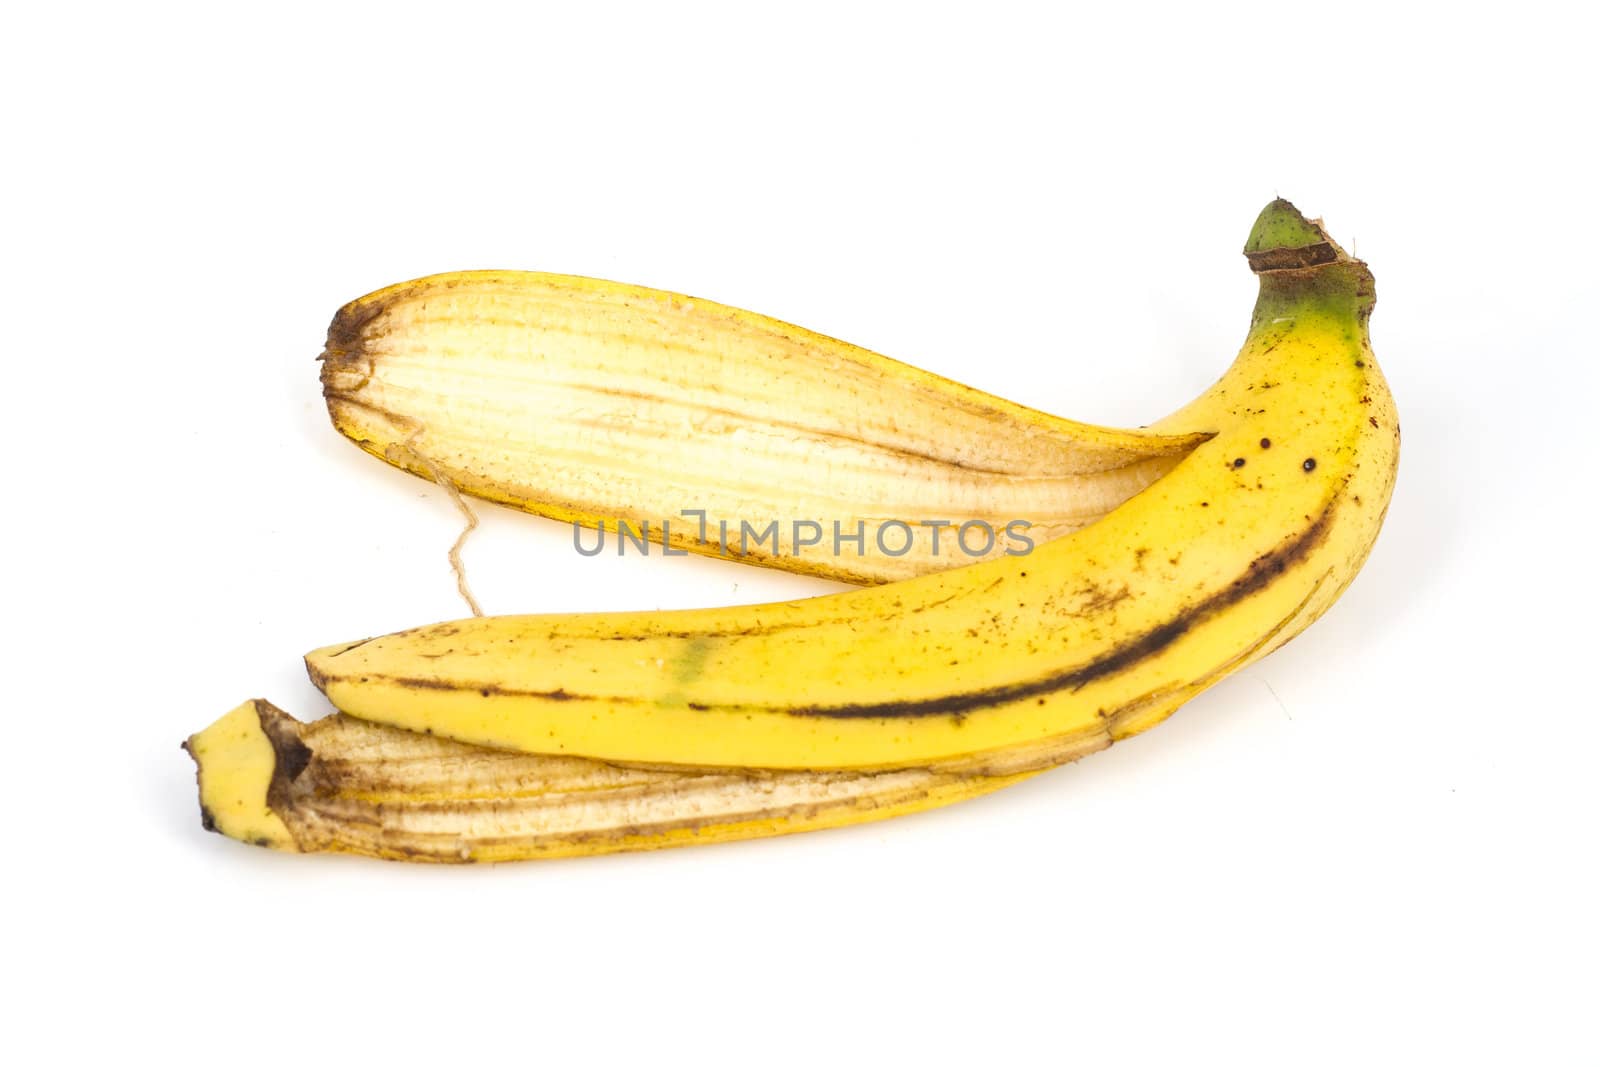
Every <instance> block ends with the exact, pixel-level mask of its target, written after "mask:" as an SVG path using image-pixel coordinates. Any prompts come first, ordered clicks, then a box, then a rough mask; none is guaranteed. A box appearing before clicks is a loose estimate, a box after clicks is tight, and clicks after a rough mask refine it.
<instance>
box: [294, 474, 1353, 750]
mask: <svg viewBox="0 0 1600 1067" xmlns="http://www.w3.org/2000/svg"><path fill="white" fill-rule="evenodd" d="M1334 508H1335V505H1333V504H1330V505H1329V506H1328V507H1327V508H1326V509H1325V510H1324V511H1323V512H1322V514H1321V515H1319V516H1318V517H1317V520H1316V521H1315V522H1313V523H1312V524H1311V525H1310V526H1308V527H1306V529H1305V530H1303V531H1302V532H1301V533H1300V534H1299V535H1298V536H1296V537H1295V538H1294V539H1293V540H1292V541H1290V542H1288V543H1287V544H1285V545H1283V546H1281V547H1279V548H1276V549H1274V550H1273V551H1271V552H1267V553H1265V554H1263V555H1261V556H1257V557H1256V558H1255V559H1253V560H1251V561H1250V565H1249V567H1248V568H1247V569H1246V571H1245V573H1244V574H1242V575H1241V576H1240V577H1238V578H1236V579H1234V581H1233V582H1232V583H1230V584H1229V585H1228V586H1227V587H1226V588H1225V589H1222V590H1220V591H1218V592H1217V593H1214V594H1212V595H1211V596H1209V597H1207V598H1206V599H1204V600H1202V601H1200V602H1199V603H1198V604H1196V605H1194V606H1193V607H1191V608H1189V609H1188V610H1187V611H1185V612H1183V613H1181V614H1180V615H1178V616H1177V617H1176V618H1174V619H1172V620H1170V621H1168V622H1166V623H1163V624H1162V625H1160V626H1157V627H1155V628H1154V629H1152V630H1147V631H1145V632H1144V633H1143V634H1140V635H1139V636H1138V637H1135V638H1133V639H1132V640H1131V641H1129V642H1127V643H1126V644H1123V645H1119V646H1117V647H1116V648H1114V649H1112V650H1111V651H1110V652H1107V653H1106V654H1105V655H1103V656H1101V657H1099V658H1098V659H1094V660H1090V661H1089V662H1088V663H1086V664H1084V665H1083V666H1081V667H1075V668H1073V669H1072V670H1069V671H1064V672H1061V673H1059V674H1051V675H1046V676H1045V677H1043V678H1036V679H1034V680H1033V681H1029V682H1017V683H1013V684H1011V685H1001V686H992V687H990V688H988V689H977V690H972V691H970V692H966V693H952V694H950V695H949V696H942V697H933V698H930V699H926V700H895V701H883V702H878V703H871V704H834V705H829V706H822V707H810V708H803V707H801V708H796V707H771V706H767V707H762V708H761V710H763V711H769V712H781V713H784V714H788V715H795V716H801V717H808V718H822V719H902V718H923V717H926V716H932V715H957V716H959V715H965V714H967V713H968V712H972V711H978V710H981V709H983V708H987V707H991V706H993V705H996V704H1006V703H1012V702H1014V701H1018V700H1028V699H1030V698H1033V697H1041V696H1046V695H1048V694H1051V693H1058V692H1061V691H1063V690H1069V689H1081V688H1082V687H1083V686H1085V685H1088V684H1089V683H1090V682H1093V681H1097V680H1099V679H1101V678H1104V677H1107V676H1108V675H1112V674H1116V673H1118V672H1120V671H1124V670H1127V669H1128V668H1129V667H1131V666H1133V665H1134V664H1136V663H1139V662H1140V661H1142V660H1145V659H1148V658H1149V657H1151V656H1154V655H1156V654H1158V653H1159V652H1161V651H1162V650H1163V649H1165V648H1166V647H1167V646H1168V645H1171V644H1172V643H1173V642H1174V641H1176V640H1178V638H1180V637H1182V636H1183V635H1184V634H1185V633H1187V632H1188V631H1189V630H1191V629H1192V628H1194V627H1195V626H1196V625H1198V624H1199V623H1202V622H1204V621H1206V620H1207V619H1210V618H1212V617H1213V616H1215V615H1217V614H1220V613H1221V612H1223V611H1225V610H1227V609H1228V608H1230V607H1232V606H1233V605H1234V604H1237V603H1239V602H1240V601H1241V600H1244V599H1246V598H1247V597H1250V596H1252V595H1254V594H1256V593H1259V592H1260V591H1261V590H1263V589H1265V588H1267V587H1268V586H1269V585H1271V584H1272V583H1273V582H1274V581H1275V580H1277V579H1278V578H1279V577H1280V576H1281V575H1283V574H1285V573H1286V572H1287V571H1288V570H1289V569H1290V568H1291V567H1293V566H1295V565H1297V564H1299V563H1301V562H1303V561H1304V560H1305V559H1306V557H1308V556H1309V555H1310V554H1311V552H1312V550H1314V549H1315V548H1316V547H1317V546H1318V545H1319V544H1321V543H1322V541H1323V539H1324V538H1325V537H1326V536H1327V534H1328V529H1329V527H1330V526H1331V525H1332V523H1333V513H1334ZM307 668H308V670H310V673H311V680H312V682H314V683H315V684H316V685H317V687H318V688H319V689H323V690H324V691H325V690H326V689H327V684H326V683H327V682H328V681H330V679H328V678H326V677H325V676H323V675H322V673H321V672H320V671H317V670H316V669H315V668H312V667H311V665H310V664H309V663H308V664H307ZM381 680H382V681H384V682H387V683H388V684H390V685H395V686H400V687H403V688H411V689H445V690H463V691H470V690H472V689H478V690H479V691H480V692H482V693H484V695H486V696H487V695H489V694H490V693H493V694H497V695H503V696H519V697H533V698H535V699H546V700H614V699H616V698H615V697H608V696H599V695H595V694H587V693H572V692H568V691H567V690H565V689H557V690H554V691H553V692H535V691H530V690H520V689H509V688H506V687H504V686H501V685H497V684H494V683H489V684H484V685H474V684H472V683H470V682H465V681H455V682H447V681H443V680H439V679H433V678H426V679H417V678H396V677H392V676H391V677H385V678H382V679H381ZM689 707H690V708H692V709H693V710H695V711H704V712H707V713H716V712H738V711H748V710H749V709H750V705H743V704H703V703H695V704H690V705H689Z"/></svg>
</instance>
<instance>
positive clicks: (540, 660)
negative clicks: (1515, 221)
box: [306, 201, 1399, 772]
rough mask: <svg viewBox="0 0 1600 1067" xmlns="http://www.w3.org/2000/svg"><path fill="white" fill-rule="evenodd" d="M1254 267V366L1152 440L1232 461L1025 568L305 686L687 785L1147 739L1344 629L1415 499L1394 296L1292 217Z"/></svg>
mask: <svg viewBox="0 0 1600 1067" xmlns="http://www.w3.org/2000/svg"><path fill="white" fill-rule="evenodd" d="M1247 250H1248V251H1249V252H1250V254H1251V255H1252V263H1253V265H1255V266H1256V267H1257V269H1258V273H1260V275H1261V295H1260V298H1259V300H1258V302H1257V306H1256V312H1255V315H1254V318H1253V321H1252V324H1251V330H1250V334H1249V336H1248V337H1247V339H1246V341H1245V344H1244V347H1243V349H1242V351H1241V352H1240V354H1239V357H1238V358H1237V360H1236V361H1235V362H1234V364H1233V366H1232V367H1231V368H1230V369H1229V370H1228V372H1227V373H1226V374H1225V375H1224V376H1223V378H1222V379H1221V380H1220V381H1219V382H1218V383H1217V384H1216V385H1215V386H1214V387H1213V388H1212V389H1211V390H1209V391H1208V392H1207V393H1206V394H1204V395H1203V396H1202V397H1201V398H1199V399H1198V400H1197V401H1195V402H1194V403H1193V404H1191V405H1189V406H1188V407H1187V408H1185V409H1183V410H1182V411H1180V412H1178V413H1176V414H1175V415H1173V416H1171V417H1169V418H1167V419H1165V420H1162V422H1160V423H1158V424H1157V425H1156V426H1155V427H1153V429H1154V430H1156V431H1158V432H1161V433H1165V434H1170V435H1184V434H1206V435H1209V439H1208V440H1206V441H1205V443H1203V444H1201V445H1199V446H1198V447H1197V448H1195V449H1194V450H1193V451H1192V452H1191V453H1190V454H1189V455H1188V456H1187V457H1186V458H1185V459H1183V461H1182V462H1181V463H1179V464H1178V465H1177V466H1176V467H1175V468H1174V469H1173V470H1172V471H1171V472H1170V473H1168V474H1167V475H1165V476H1164V477H1162V478H1161V479H1160V480H1159V481H1157V482H1155V483H1154V484H1153V485H1151V486H1149V487H1148V488H1147V489H1145V490H1144V491H1143V492H1141V493H1139V494H1138V495H1136V496H1134V497H1133V498H1132V499H1130V500H1128V501H1127V502H1126V503H1124V504H1122V505H1121V506H1119V507H1117V508H1116V509H1115V510H1114V511H1112V512H1111V513H1110V514H1109V515H1107V516H1106V517H1105V518H1103V519H1101V520H1100V521H1098V522H1096V523H1095V524H1094V525H1092V526H1089V527H1087V528H1085V529H1082V530H1079V531H1077V532H1075V533H1071V534H1068V535H1067V536H1065V537H1062V538H1060V539H1059V540H1056V541H1052V542H1049V543H1047V544H1043V545H1040V546H1039V547H1038V548H1036V549H1035V550H1034V551H1033V552H1032V553H1031V554H1030V555H1027V556H1021V557H1007V558H1000V559H995V560H991V561H989V562H984V563H979V564H975V565H972V566H969V567H963V568H958V569H955V570H951V571H945V572H942V573H936V574H930V575H926V576H924V577H919V578H913V579H909V580H906V581H900V582H895V583H893V584H890V585H885V586H879V587H875V588H870V589H863V590H857V591H853V592H848V593H842V594H838V595H836V596H829V597H819V598H815V599H811V600H805V601H797V602H791V603H783V604H769V605H760V606H756V607H739V608H722V609H710V610H696V611H677V612H660V613H656V612H638V613H622V614H591V615H565V616H561V615H543V616H541V615H531V616H509V617H500V618H487V619H467V620H461V621H458V622H452V623H445V624H440V625H436V626H428V627H422V628H420V629H416V630H410V631H405V632H402V633H399V634H393V635H389V636H387V637H380V638H375V639H372V640H368V641H362V642H354V643H350V642H346V643H344V644H342V645H335V646H330V647H328V648H324V649H319V650H317V651H315V652H312V653H311V654H309V655H308V656H307V657H306V663H307V667H308V669H309V670H310V672H311V675H312V678H313V680H314V681H315V682H316V683H317V684H318V685H319V686H321V687H322V689H323V690H324V692H326V693H327V695H328V697H329V699H330V700H331V701H332V702H333V703H334V705H335V706H337V707H338V708H340V709H341V710H343V711H345V712H347V713H349V714H351V715H354V716H357V717H360V718H365V719H369V720H371V721H374V722H380V723H386V724H389V725H393V726H399V727H403V728H406V729H410V730H418V731H423V730H428V731H432V732H434V733H435V734H439V735H442V736H446V737H450V738H454V739H457V740H461V741H467V742H471V743H474V744H480V745H487V746H491V747H496V748H504V749H511V750H517V751H522V752H529V753H550V754H563V755H581V756H587V757H593V758H598V759H604V760H617V761H632V762H641V763H650V764H669V765H680V766H689V767H719V766H720V767H758V768H780V769H783V768H787V769H802V768H809V769H874V768H893V767H908V766H937V767H942V768H946V769H963V768H965V769H984V768H990V769H998V768H1002V767H1003V768H1005V769H1006V770H1007V771H1008V772H1014V771H1016V770H1020V769H1027V768H1030V767H1038V766H1045V765H1049V764H1050V763H1052V762H1059V761H1060V759H1061V758H1063V754H1072V753H1077V754H1081V752H1082V751H1087V750H1092V749H1093V748H1094V747H1103V745H1104V744H1108V743H1110V742H1111V741H1112V740H1115V739H1118V738H1120V737H1124V736H1127V735H1129V734H1131V733H1135V732H1137V731H1139V730H1142V729H1145V728H1147V727H1149V726H1151V725H1153V724H1154V723H1156V722H1158V721H1160V720H1161V719H1162V718H1164V717H1165V716H1166V715H1167V714H1170V712H1171V710H1172V709H1173V708H1175V707H1176V706H1177V705H1178V704H1180V703H1181V702H1182V701H1183V700H1184V699H1187V698H1188V697H1189V696H1192V695H1193V694H1194V693H1196V692H1198V691H1199V690H1200V689H1203V688H1204V687H1206V686H1208V685H1210V684H1212V683H1214V682H1215V681H1217V680H1218V679H1220V678H1222V677H1224V676H1225V675H1227V674H1228V673H1230V672H1231V671H1233V670H1236V669H1238V668H1239V667H1241V666H1243V665H1244V664H1246V663H1248V662H1250V661H1251V660H1253V659H1254V658H1256V657H1258V656H1260V655H1263V654H1265V653H1266V652H1268V651H1270V650H1271V649H1272V648H1274V647H1276V646H1277V645H1279V644H1281V643H1282V642H1284V641H1286V640H1288V639H1289V638H1290V637H1292V636H1293V635H1294V634H1296V633H1298V632H1299V631H1300V630H1301V629H1303V628H1304V627H1305V626H1306V625H1308V624H1309V623H1310V622H1311V621H1312V620H1313V619H1315V618H1316V617H1317V616H1318V615H1319V614H1320V613H1321V612H1322V611H1324V610H1326V608H1327V607H1328V605H1329V604H1331V603H1332V601H1333V600H1334V598H1335V597H1337V596H1338V594H1339V593H1340V592H1341V591H1342V590H1343V589H1344V588H1345V587H1346V586H1347V585H1348V583H1349V582H1350V580H1351V579H1352V578H1353V577H1354V575H1355V573H1356V571H1357V570H1358V569H1359V567H1360V565H1361V562H1362V561H1363V560H1364V559H1365V557H1366V554H1367V552H1368V551H1369V550H1370V548H1371V545H1372V543H1373V540H1374V539H1375V537H1376V536H1377V531H1378V528H1379V525H1380V524H1381V521H1382V517H1383V512H1384V509H1385V507H1386V506H1387V503H1388V499H1389V494H1390V492H1391V490H1392V487H1393V482H1394V474H1395V467H1396V463H1397V459H1398V439H1399V438H1398V435H1399V430H1398V423H1397V419H1396V415H1395V411H1394V405H1393V401H1392V399H1391V397H1390V395H1389V392H1388V388H1387V386H1386V384H1385V382H1384V380H1383V377H1382V375H1381V373H1380V372H1379V370H1378V368H1377V365H1376V363H1375V362H1374V360H1373V358H1372V353H1371V350H1370V347H1369V345H1368V340H1367V330H1366V321H1367V316H1368V314H1369V313H1370V311H1371V308H1372V303H1373V290H1372V280H1371V275H1370V274H1369V273H1368V272H1367V270H1366V268H1365V266H1364V265H1363V264H1361V263H1359V262H1358V261H1355V260H1351V259H1349V258H1348V257H1347V256H1345V255H1344V254H1343V253H1342V252H1340V251H1339V250H1338V249H1337V248H1336V247H1334V246H1333V245H1332V242H1331V241H1329V240H1328V239H1327V237H1326V235H1325V234H1323V233H1322V231H1321V229H1320V227H1318V226H1316V225H1315V224H1313V223H1309V222H1307V221H1306V220H1304V219H1303V218H1301V217H1300V215H1299V213H1298V212H1295V211H1294V209H1293V207H1292V206H1290V205H1288V204H1287V203H1286V202H1283V201H1278V202H1275V203H1274V204H1273V205H1270V206H1269V207H1268V208H1267V210H1266V211H1265V212H1263V215H1262V218H1261V220H1259V221H1258V223H1257V226H1256V230H1255V232H1254V233H1253V234H1252V238H1251V242H1250V245H1249V246H1247ZM1263 442H1267V443H1266V444H1263ZM1067 758H1070V756H1068V757H1067Z"/></svg>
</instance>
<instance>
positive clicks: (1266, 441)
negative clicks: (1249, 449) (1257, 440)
mask: <svg viewBox="0 0 1600 1067" xmlns="http://www.w3.org/2000/svg"><path fill="white" fill-rule="evenodd" d="M1261 447H1262V448H1271V447H1272V438H1270V437H1263V438H1262V439H1261Z"/></svg>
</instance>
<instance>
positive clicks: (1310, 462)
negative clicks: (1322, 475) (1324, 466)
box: [1300, 459, 1317, 474]
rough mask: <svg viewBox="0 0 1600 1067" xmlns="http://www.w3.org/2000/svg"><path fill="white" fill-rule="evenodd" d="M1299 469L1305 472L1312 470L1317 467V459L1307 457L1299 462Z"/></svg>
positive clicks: (1308, 472)
mask: <svg viewBox="0 0 1600 1067" xmlns="http://www.w3.org/2000/svg"><path fill="white" fill-rule="evenodd" d="M1300 469H1301V470H1303V471H1305V472H1306V473H1307V474H1310V473H1311V472H1312V471H1314V470H1316V469H1317V461H1316V460H1314V459H1307V460H1306V461H1305V462H1304V463H1302V464H1300Z"/></svg>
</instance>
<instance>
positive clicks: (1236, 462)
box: [1233, 456, 1244, 470]
mask: <svg viewBox="0 0 1600 1067" xmlns="http://www.w3.org/2000/svg"><path fill="white" fill-rule="evenodd" d="M1242 466H1244V457H1243V456H1240V457H1239V458H1238V459H1236V460H1234V461H1233V469H1234V470H1238V469H1239V468H1240V467H1242Z"/></svg>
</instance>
